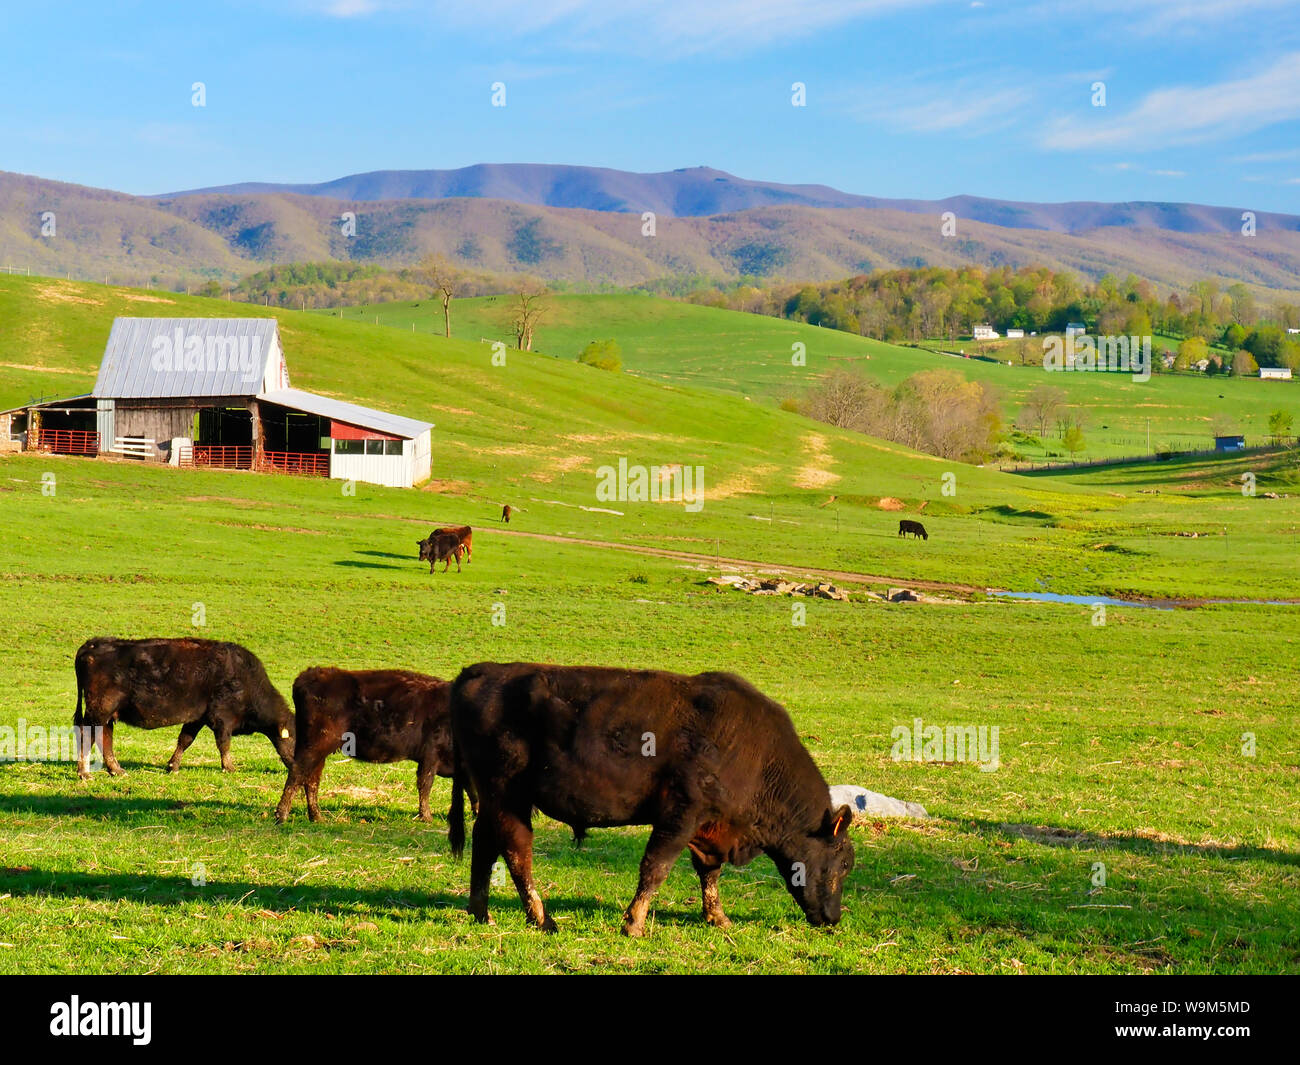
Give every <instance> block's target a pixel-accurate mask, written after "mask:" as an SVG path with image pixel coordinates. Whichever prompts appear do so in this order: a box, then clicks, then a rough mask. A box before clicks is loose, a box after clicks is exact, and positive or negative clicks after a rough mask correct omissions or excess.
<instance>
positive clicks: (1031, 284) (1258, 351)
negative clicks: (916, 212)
mask: <svg viewBox="0 0 1300 1065" xmlns="http://www.w3.org/2000/svg"><path fill="white" fill-rule="evenodd" d="M678 294H679V296H680V297H681V298H684V299H686V300H688V301H689V302H692V303H698V304H703V305H706V306H711V307H725V308H728V309H730V310H737V311H747V312H749V313H753V314H765V315H769V316H773V317H777V318H786V319H789V320H791V321H798V322H806V323H808V324H810V325H818V326H823V327H825V328H828V329H839V330H843V331H846V332H850V333H857V334H859V335H861V336H868V337H873V338H875V339H878V340H885V341H890V342H894V343H906V342H912V341H919V340H923V339H945V338H946V339H949V340H956V339H957V338H959V337H963V336H970V335H971V333H972V331H973V330H974V327H975V326H976V325H990V326H992V327H993V328H994V329H996V330H998V331H999V332H1001V333H1003V334H1005V332H1006V331H1007V330H1008V329H1022V330H1024V331H1025V332H1026V333H1027V334H1028V333H1034V332H1036V333H1052V332H1063V331H1064V329H1065V327H1066V325H1067V324H1068V323H1070V322H1084V323H1086V324H1087V325H1088V327H1089V331H1090V332H1093V333H1096V334H1100V335H1102V336H1121V335H1123V336H1151V335H1154V334H1157V333H1158V334H1163V335H1167V336H1171V337H1175V338H1199V339H1200V340H1201V341H1203V342H1204V343H1205V345H1206V347H1207V349H1208V348H1209V347H1210V346H1211V345H1213V346H1218V347H1222V348H1226V349H1227V351H1228V352H1229V355H1228V357H1227V359H1226V360H1225V358H1224V357H1223V356H1222V355H1215V356H1214V358H1215V359H1216V360H1217V361H1218V362H1219V363H1226V365H1228V366H1230V365H1231V361H1232V357H1233V354H1234V353H1236V352H1238V351H1243V350H1244V351H1247V352H1249V353H1250V355H1251V357H1252V358H1253V359H1254V360H1255V361H1256V363H1257V364H1259V365H1265V366H1291V367H1292V368H1293V369H1300V336H1297V335H1295V334H1289V333H1287V329H1300V304H1296V303H1290V302H1286V301H1284V300H1279V301H1276V302H1274V303H1272V304H1264V303H1262V302H1260V300H1258V299H1257V298H1256V296H1255V295H1254V294H1253V293H1252V292H1251V291H1250V289H1249V288H1247V287H1246V286H1245V285H1243V284H1240V283H1236V284H1230V285H1226V286H1224V285H1221V284H1220V283H1219V282H1217V281H1214V280H1202V281H1197V282H1195V283H1194V284H1192V285H1190V286H1189V287H1188V288H1187V290H1186V291H1174V290H1163V291H1162V290H1160V289H1158V288H1157V286H1156V285H1154V284H1153V283H1152V282H1150V281H1147V280H1144V279H1142V278H1139V277H1136V276H1135V275H1133V274H1130V275H1128V276H1127V277H1126V278H1124V279H1123V280H1122V281H1121V280H1119V279H1118V278H1116V277H1115V276H1114V275H1113V274H1106V275H1104V276H1103V277H1101V278H1099V279H1097V280H1096V281H1092V282H1086V281H1081V280H1080V279H1079V278H1077V277H1075V276H1074V275H1073V274H1069V273H1066V272H1063V271H1054V270H1051V269H1048V268H1047V267H1042V266H1025V267H1020V268H1014V269H1013V268H1012V267H1010V266H1003V267H995V268H985V267H981V266H962V267H922V268H917V269H903V270H881V271H877V272H875V273H872V274H860V275H858V276H856V277H851V278H847V279H844V280H840V281H824V282H815V283H804V284H794V283H780V284H772V285H767V286H762V287H760V286H758V285H755V284H747V283H746V284H730V285H723V284H706V283H700V284H697V285H696V286H695V287H694V288H692V289H690V290H689V291H684V292H682V291H679V293H678ZM1189 354H1190V353H1189ZM1209 354H1210V353H1209V352H1208V350H1207V353H1206V355H1205V356H1201V357H1208V356H1209Z"/></svg>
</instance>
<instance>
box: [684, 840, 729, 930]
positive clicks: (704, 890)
mask: <svg viewBox="0 0 1300 1065" xmlns="http://www.w3.org/2000/svg"><path fill="white" fill-rule="evenodd" d="M691 865H693V866H695V871H696V872H697V873H698V874H699V876H700V897H701V898H702V899H703V900H704V923H705V924H711V925H713V926H714V927H715V928H730V927H731V921H730V920H728V918H727V915H726V914H725V913H723V912H722V901H721V900H720V899H719V897H718V875H719V874H720V873H721V872H722V863H721V862H716V863H715V862H714V861H712V860H711V859H704V858H701V857H700V856H699V855H698V854H696V853H695V852H694V851H691Z"/></svg>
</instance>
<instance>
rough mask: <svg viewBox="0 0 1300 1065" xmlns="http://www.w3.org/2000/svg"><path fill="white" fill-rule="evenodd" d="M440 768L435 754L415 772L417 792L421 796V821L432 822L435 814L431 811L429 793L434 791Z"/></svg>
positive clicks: (424, 761)
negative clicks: (436, 771)
mask: <svg viewBox="0 0 1300 1065" xmlns="http://www.w3.org/2000/svg"><path fill="white" fill-rule="evenodd" d="M437 768H438V756H437V754H436V753H435V754H433V755H431V756H429V757H427V758H424V759H422V760H421V761H420V763H419V766H418V767H417V769H416V770H415V790H416V791H417V792H418V793H419V795H420V820H421V821H432V820H433V813H432V812H431V811H430V810H429V792H430V791H431V790H432V789H433V778H434V777H435V776H437V774H436V773H435V772H434V771H435V770H436V769H437Z"/></svg>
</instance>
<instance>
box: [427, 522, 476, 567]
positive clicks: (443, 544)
mask: <svg viewBox="0 0 1300 1065" xmlns="http://www.w3.org/2000/svg"><path fill="white" fill-rule="evenodd" d="M416 546H417V547H418V548H419V549H420V561H421V562H428V563H429V572H430V573H432V572H433V567H434V565H435V564H436V563H438V562H441V563H443V567H442V572H443V573H446V572H447V570H448V569H450V568H451V562H452V559H455V560H456V572H457V573H459V572H460V560H461V557H462V556H464V559H465V562H466V563H467V564H468V563H469V562H470V560H471V553H472V551H473V546H474V534H473V531H472V530H471V529H470V527H469V526H468V525H457V526H454V527H451V528H443V529H434V530H433V532H431V533H429V535H428V536H426V537H425V538H424V539H423V540H417V541H416Z"/></svg>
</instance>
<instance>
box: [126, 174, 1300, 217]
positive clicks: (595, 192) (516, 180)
mask: <svg viewBox="0 0 1300 1065" xmlns="http://www.w3.org/2000/svg"><path fill="white" fill-rule="evenodd" d="M281 193H287V194H292V195H301V196H318V197H324V198H328V199H339V200H353V201H356V202H361V203H374V202H381V201H387V200H409V199H416V200H443V199H458V198H471V199H497V200H508V201H510V202H513V203H522V204H529V205H531V206H536V207H562V208H575V209H579V210H592V211H609V212H615V213H636V214H639V213H641V212H642V211H654V212H655V213H656V214H657V215H665V216H669V217H674V218H699V217H706V216H711V215H718V214H729V213H733V212H736V211H743V210H749V209H752V208H755V207H777V206H803V207H825V208H846V207H862V208H870V209H881V210H896V211H903V212H905V213H909V214H935V215H937V214H940V213H941V212H943V211H949V210H950V211H953V212H954V213H955V214H956V215H957V216H958V218H959V219H960V218H964V219H967V220H969V221H974V222H985V223H988V224H990V225H998V226H1002V227H1004V228H1010V229H1043V230H1048V231H1050V232H1059V233H1073V234H1077V233H1084V232H1088V231H1090V230H1093V229H1101V228H1107V227H1112V226H1126V227H1134V228H1155V229H1163V230H1168V231H1171V232H1178V233H1232V232H1239V231H1240V228H1241V224H1242V219H1241V215H1242V211H1243V208H1240V207H1226V206H1221V205H1211V204H1199V203H1192V202H1189V201H1164V200H1130V201H1122V202H1114V203H1112V202H1107V201H1102V200H1069V201H1062V202H1059V203H1034V202H1029V201H1019V200H1000V199H995V198H990V197H984V196H974V195H970V194H967V193H962V194H958V195H954V196H947V197H943V198H941V199H935V200H927V199H915V198H893V197H880V196H866V195H860V194H857V193H849V192H842V191H840V190H839V189H835V188H832V187H831V186H829V185H819V184H794V185H792V184H783V183H780V182H771V181H758V180H753V179H750V178H741V177H737V176H736V175H734V174H729V173H727V172H726V171H724V170H717V169H714V168H712V167H705V166H700V167H682V168H679V169H676V170H665V171H657V172H650V173H637V172H634V171H626V170H616V169H612V168H609V167H595V166H579V165H568V164H555V163H476V164H474V165H472V166H466V167H460V168H457V169H452V170H436V169H429V170H372V171H368V172H365V173H359V174H348V175H345V176H343V177H340V178H334V179H332V180H329V181H322V182H305V183H285V182H256V181H251V182H239V183H237V184H233V185H217V186H210V187H206V188H198V189H187V190H184V191H182V192H174V193H165V194H160V195H157V196H154V197H151V198H153V199H174V198H176V197H180V196H194V195H250V194H252V195H266V194H271V195H274V194H281ZM1256 219H1257V223H1258V222H1260V221H1263V222H1265V223H1266V224H1268V225H1270V226H1275V227H1278V228H1282V229H1287V230H1296V231H1300V216H1297V215H1287V214H1281V213H1278V212H1256Z"/></svg>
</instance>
